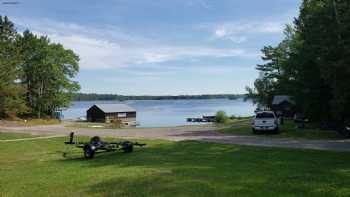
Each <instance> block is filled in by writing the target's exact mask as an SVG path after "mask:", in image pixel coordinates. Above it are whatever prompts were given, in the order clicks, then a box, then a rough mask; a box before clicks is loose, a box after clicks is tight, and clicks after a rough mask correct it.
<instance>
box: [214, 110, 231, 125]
mask: <svg viewBox="0 0 350 197" xmlns="http://www.w3.org/2000/svg"><path fill="white" fill-rule="evenodd" d="M227 120H228V117H227V115H226V113H225V112H224V111H218V112H216V116H215V122H216V123H226V122H227Z"/></svg>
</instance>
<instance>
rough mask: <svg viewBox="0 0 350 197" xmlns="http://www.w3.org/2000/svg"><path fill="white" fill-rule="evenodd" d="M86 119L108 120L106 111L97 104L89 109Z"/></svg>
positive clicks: (93, 120) (91, 120)
mask: <svg viewBox="0 0 350 197" xmlns="http://www.w3.org/2000/svg"><path fill="white" fill-rule="evenodd" d="M86 119H87V121H88V122H106V116H105V113H104V112H103V111H102V110H101V109H100V108H98V107H97V106H95V105H94V106H92V107H91V108H90V109H88V110H87V112H86Z"/></svg>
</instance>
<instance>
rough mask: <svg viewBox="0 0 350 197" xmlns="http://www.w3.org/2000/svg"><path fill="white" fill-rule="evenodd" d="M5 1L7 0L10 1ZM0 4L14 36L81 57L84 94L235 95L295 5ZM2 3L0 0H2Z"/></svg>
mask: <svg viewBox="0 0 350 197" xmlns="http://www.w3.org/2000/svg"><path fill="white" fill-rule="evenodd" d="M8 1H9V0H6V2H8ZM16 1H17V2H20V3H19V4H0V15H7V16H9V18H10V20H11V21H13V22H14V23H15V25H16V27H17V30H18V31H19V32H21V31H23V30H24V29H29V30H31V31H32V32H34V33H35V34H38V35H47V36H48V37H49V38H50V39H51V41H52V42H55V43H61V44H63V45H64V47H65V48H67V49H72V50H73V51H74V52H75V53H77V54H78V55H79V57H80V63H79V64H80V72H79V74H78V75H77V77H76V78H75V79H74V80H76V81H78V82H79V83H80V85H81V92H84V93H112V94H123V95H188V94H222V93H227V94H241V93H245V87H246V86H253V82H254V80H255V79H256V78H257V77H258V72H257V71H256V70H255V66H256V65H257V64H260V63H262V60H261V49H262V48H263V47H264V46H266V45H272V46H275V45H277V44H278V43H279V42H280V41H281V40H282V39H283V28H284V26H285V24H291V23H292V22H293V18H294V17H296V16H297V15H298V10H299V6H300V4H301V0H265V1H261V0H100V1H97V0H74V1H72V0H60V1H54V0H16ZM0 2H5V0H0Z"/></svg>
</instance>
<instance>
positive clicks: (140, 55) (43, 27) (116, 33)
mask: <svg viewBox="0 0 350 197" xmlns="http://www.w3.org/2000/svg"><path fill="white" fill-rule="evenodd" d="M14 22H15V23H16V24H17V25H19V26H20V27H22V28H29V29H31V30H32V31H33V32H35V33H37V34H40V35H48V37H49V38H50V39H51V40H52V41H53V42H57V43H61V44H63V45H64V46H65V47H66V48H70V49H72V50H73V51H75V52H76V53H77V54H78V55H79V56H80V59H81V61H80V65H81V67H82V68H87V69H101V68H118V67H130V66H133V65H138V64H149V63H162V62H167V61H174V60H183V59H186V58H188V59H193V58H202V57H212V58H223V57H245V58H250V57H256V56H257V54H250V53H248V52H246V51H245V50H243V49H232V48H230V49H224V48H213V47H202V46H171V45H167V44H160V43H158V42H157V41H154V40H150V39H146V38H143V37H142V36H135V35H132V34H130V33H125V32H123V31H121V30H119V29H117V28H115V27H108V28H103V29H101V28H100V29H99V28H92V27H86V26H82V25H78V24H72V23H62V22H56V21H51V20H42V21H34V20H28V19H26V20H24V19H18V18H15V20H14Z"/></svg>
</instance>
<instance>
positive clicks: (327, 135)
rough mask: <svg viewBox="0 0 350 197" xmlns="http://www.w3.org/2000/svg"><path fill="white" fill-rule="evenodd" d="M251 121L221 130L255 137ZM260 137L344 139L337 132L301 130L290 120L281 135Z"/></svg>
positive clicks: (281, 127) (285, 124)
mask: <svg viewBox="0 0 350 197" xmlns="http://www.w3.org/2000/svg"><path fill="white" fill-rule="evenodd" d="M250 124H251V120H247V121H244V122H238V123H231V124H229V127H226V128H222V129H219V130H218V131H219V132H221V133H229V134H235V135H255V134H253V132H252V127H251V125H250ZM259 135H260V136H261V135H262V136H264V135H266V136H269V137H286V138H303V139H342V137H341V136H340V135H339V134H338V133H337V132H335V131H322V130H319V129H311V128H306V129H299V128H297V125H296V124H295V123H294V122H293V121H290V120H287V121H285V122H284V125H282V126H280V133H279V134H278V135H271V134H268V133H265V134H259Z"/></svg>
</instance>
